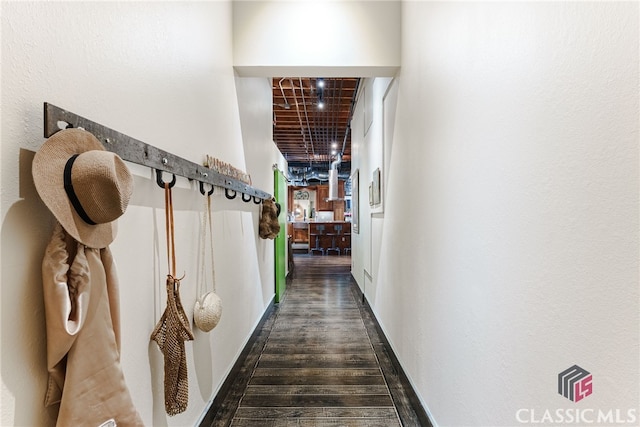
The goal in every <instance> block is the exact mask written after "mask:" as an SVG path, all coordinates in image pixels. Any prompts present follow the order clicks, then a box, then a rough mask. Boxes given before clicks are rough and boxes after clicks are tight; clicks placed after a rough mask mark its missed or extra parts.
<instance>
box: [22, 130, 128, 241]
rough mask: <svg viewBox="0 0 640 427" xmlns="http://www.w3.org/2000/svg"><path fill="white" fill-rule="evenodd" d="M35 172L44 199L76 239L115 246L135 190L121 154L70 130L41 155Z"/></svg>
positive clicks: (48, 144) (47, 143)
mask: <svg viewBox="0 0 640 427" xmlns="http://www.w3.org/2000/svg"><path fill="white" fill-rule="evenodd" d="M32 173H33V180H34V182H35V184H36V189H37V190H38V194H40V197H41V198H42V200H43V201H44V203H45V204H46V205H47V207H48V208H49V210H51V212H52V213H53V215H54V216H55V217H56V219H57V220H58V221H59V222H60V224H61V225H62V227H63V228H64V229H65V230H66V231H67V232H68V233H69V234H70V235H71V236H72V237H73V238H74V239H76V240H77V241H79V242H80V243H82V244H84V245H86V246H89V247H91V248H104V247H106V246H109V244H110V243H111V242H112V241H113V239H114V238H115V236H116V232H117V224H116V221H115V220H116V219H117V218H118V217H120V216H121V215H122V214H123V213H124V211H125V210H126V209H127V205H128V204H129V198H130V197H131V193H132V191H133V179H132V177H131V174H130V172H129V169H127V166H126V165H125V163H124V162H123V161H122V159H121V158H120V157H118V155H117V154H115V153H111V152H109V151H106V150H105V149H104V147H103V146H102V144H101V143H100V141H98V139H97V138H96V137H95V136H93V135H92V134H91V133H89V132H87V131H85V130H82V129H65V130H61V131H59V132H56V133H55V134H54V135H53V136H51V137H50V138H49V139H47V140H46V141H45V143H44V144H43V145H42V148H40V150H39V151H38V152H37V153H36V155H35V157H34V159H33V167H32Z"/></svg>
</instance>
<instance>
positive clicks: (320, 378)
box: [200, 255, 428, 427]
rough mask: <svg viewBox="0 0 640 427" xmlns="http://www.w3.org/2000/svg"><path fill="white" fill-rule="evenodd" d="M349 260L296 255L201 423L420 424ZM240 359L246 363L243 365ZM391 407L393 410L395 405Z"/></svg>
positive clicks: (383, 426)
mask: <svg viewBox="0 0 640 427" xmlns="http://www.w3.org/2000/svg"><path fill="white" fill-rule="evenodd" d="M350 267H351V257H348V256H331V257H329V256H308V255H300V256H295V269H294V271H293V273H292V275H291V278H290V280H289V283H288V288H287V292H286V294H285V298H284V300H283V301H282V302H281V303H280V304H279V305H277V306H276V307H275V308H274V309H273V310H271V312H270V313H269V314H268V315H267V317H266V319H264V323H263V324H262V326H261V327H258V328H257V331H256V334H254V337H253V338H252V339H254V341H253V343H251V344H250V346H248V347H250V351H249V352H248V353H247V354H246V356H244V355H243V356H241V357H240V359H239V363H242V366H241V367H240V366H236V368H238V369H237V370H236V369H234V371H235V372H232V373H231V375H230V376H229V377H230V378H234V381H233V383H229V384H225V386H227V390H224V388H225V386H223V390H221V392H220V393H219V396H225V397H224V400H222V397H221V400H222V401H219V400H216V401H214V404H213V405H212V408H211V410H210V411H209V413H208V414H207V416H206V417H205V419H204V420H203V422H202V423H201V424H200V425H201V426H212V427H213V426H216V427H217V426H229V425H230V426H258V425H259V426H354V427H357V426H363V427H365V426H366V427H378V426H379V427H391V426H400V425H404V426H421V425H428V424H426V423H427V422H428V421H426V420H424V419H423V421H422V422H421V421H420V420H419V418H418V415H417V414H416V412H415V411H414V409H413V407H412V405H411V403H410V399H409V397H408V396H410V395H411V392H409V393H406V390H405V388H403V386H402V382H401V375H399V374H398V373H397V371H396V369H395V368H394V366H393V365H392V362H391V360H390V358H389V354H390V351H389V349H388V347H387V344H386V342H385V341H384V339H383V338H382V337H381V336H380V335H379V333H378V331H377V330H376V326H375V323H374V322H373V320H372V317H371V313H370V311H369V309H368V308H365V306H364V305H363V304H362V294H360V293H359V289H358V287H357V286H356V285H355V283H354V282H352V279H351V275H350ZM242 360H244V362H242ZM394 402H395V405H394Z"/></svg>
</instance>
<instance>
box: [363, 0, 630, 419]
mask: <svg viewBox="0 0 640 427" xmlns="http://www.w3.org/2000/svg"><path fill="white" fill-rule="evenodd" d="M638 7H639V6H638V3H631V2H629V3H609V2H594V3H582V2H575V3H567V2H545V3H538V2H531V3H522V2H514V3H509V2H498V3H478V2H473V3H458V2H404V3H403V7H402V68H401V72H400V74H399V78H398V83H399V89H398V104H397V111H396V114H397V115H396V121H395V132H394V137H393V147H392V150H390V159H389V168H388V171H387V173H388V176H387V179H388V185H387V188H386V191H385V203H384V227H383V235H382V239H381V255H380V266H379V272H378V275H377V276H376V277H374V278H373V280H374V281H375V282H376V285H375V286H376V294H375V295H373V296H371V295H368V297H369V298H370V301H373V308H374V310H375V312H376V315H377V316H378V319H379V320H380V322H381V323H382V326H383V327H384V329H385V331H386V333H387V336H388V338H389V339H390V341H391V343H392V345H393V347H394V349H395V351H396V353H397V355H398V357H399V359H400V361H401V363H402V364H403V366H404V368H405V370H406V372H407V374H408V375H409V377H410V379H411V381H412V382H413V384H414V385H415V388H416V390H417V392H418V393H419V395H420V397H421V398H422V400H423V402H424V403H425V405H426V406H427V408H428V410H429V411H430V413H431V415H432V417H433V420H434V421H435V422H436V423H437V424H438V425H442V426H488V425H504V426H506V425H509V426H512V425H518V419H517V418H516V414H517V411H518V410H519V409H521V408H525V409H527V410H529V409H534V411H535V412H534V418H533V419H534V420H535V419H536V418H537V420H538V421H540V420H541V419H542V416H543V414H544V411H545V409H549V410H550V411H552V412H551V414H552V416H553V417H554V418H553V421H552V422H547V424H549V425H550V424H555V425H557V424H558V423H557V420H558V418H557V417H556V415H555V414H556V412H555V411H556V409H563V410H564V409H566V408H569V409H571V410H573V411H575V410H576V409H580V410H585V409H586V410H588V409H589V408H591V409H592V410H594V411H596V412H595V413H596V414H597V411H598V410H603V411H605V414H606V412H607V411H609V410H612V409H613V410H615V409H620V410H622V412H621V414H622V415H621V416H622V418H621V419H622V420H624V421H631V422H630V423H629V424H628V425H636V424H637V422H638V420H639V419H640V417H637V418H636V419H635V420H632V419H631V418H627V410H629V409H634V410H636V411H637V412H636V416H638V414H640V410H639V409H638V408H639V397H640V396H639V392H638V388H639V384H640V377H639V372H638V360H639V353H638V339H639V312H640V310H639V304H638V302H639V301H638V296H639V295H638V285H639V280H638V260H639V259H640V257H639V252H638V248H639V240H638V232H639V231H638V230H639V209H638V206H639V204H638V202H639V200H638V199H639V186H638V181H639V179H638V178H639V174H638V160H639V156H638V154H639V153H638V148H639V144H638V142H639V141H638V130H639V129H638V120H639V114H638V113H639V109H638V81H639V74H638V64H639V61H638V59H639V57H638V51H639V49H638V42H639V33H638V23H639V19H638V18H639V11H638ZM361 154H363V153H361ZM364 155H365V156H366V153H364ZM369 180H370V178H369V177H367V178H366V181H365V180H364V179H363V177H362V176H361V181H364V182H367V181H369ZM364 188H366V187H364ZM363 196H365V197H366V195H365V194H363ZM359 250H362V249H361V248H355V251H359ZM573 364H578V365H579V366H581V367H583V368H585V369H587V370H588V371H590V372H591V373H592V374H593V378H594V379H593V384H594V386H593V387H594V389H593V394H592V395H591V396H589V397H587V398H585V399H584V400H582V401H581V402H579V403H573V402H570V401H569V400H567V399H565V398H563V397H562V396H560V395H559V394H558V393H557V375H558V373H559V372H561V371H562V370H564V369H565V368H568V367H570V366H572V365H573ZM574 414H575V413H574ZM590 414H591V413H590V412H588V411H587V414H586V416H587V417H589V416H590ZM520 416H521V420H522V419H524V420H525V421H526V420H529V421H531V420H532V418H531V412H530V411H528V412H521V413H520ZM589 419H590V418H587V422H588V420H589ZM543 424H544V423H543ZM584 424H586V422H585V421H584V419H582V420H578V422H577V423H574V425H584ZM594 424H597V423H594ZM608 424H613V422H610V423H608Z"/></svg>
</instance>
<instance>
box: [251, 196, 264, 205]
mask: <svg viewBox="0 0 640 427" xmlns="http://www.w3.org/2000/svg"><path fill="white" fill-rule="evenodd" d="M253 203H255V204H256V205H259V204H260V203H262V199H260V198H259V197H256V196H253Z"/></svg>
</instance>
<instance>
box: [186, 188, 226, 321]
mask: <svg viewBox="0 0 640 427" xmlns="http://www.w3.org/2000/svg"><path fill="white" fill-rule="evenodd" d="M205 207H206V213H207V216H206V217H205V215H204V214H203V215H202V232H201V236H202V238H201V239H200V247H201V256H200V258H201V267H202V268H201V274H200V281H201V282H202V284H203V285H202V288H203V290H202V291H201V292H200V293H201V296H200V297H199V298H198V299H197V300H196V303H195V306H194V308H193V321H194V323H195V324H196V326H197V327H198V329H200V330H201V331H203V332H209V331H210V330H212V329H213V328H215V327H216V325H217V324H218V322H219V321H220V317H221V316H222V300H221V299H220V297H219V296H218V295H217V294H216V271H215V268H214V258H213V221H212V220H211V195H208V196H207V200H206V206H205ZM207 219H208V221H207ZM207 223H208V225H209V227H208V229H209V230H208V231H209V232H208V233H207ZM207 234H208V235H209V236H208V237H209V239H208V240H209V246H210V253H211V283H212V285H213V291H209V292H206V293H205V292H204V289H207V286H206V285H207V277H206V275H205V252H206V244H205V240H207V236H206V235H207Z"/></svg>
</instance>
